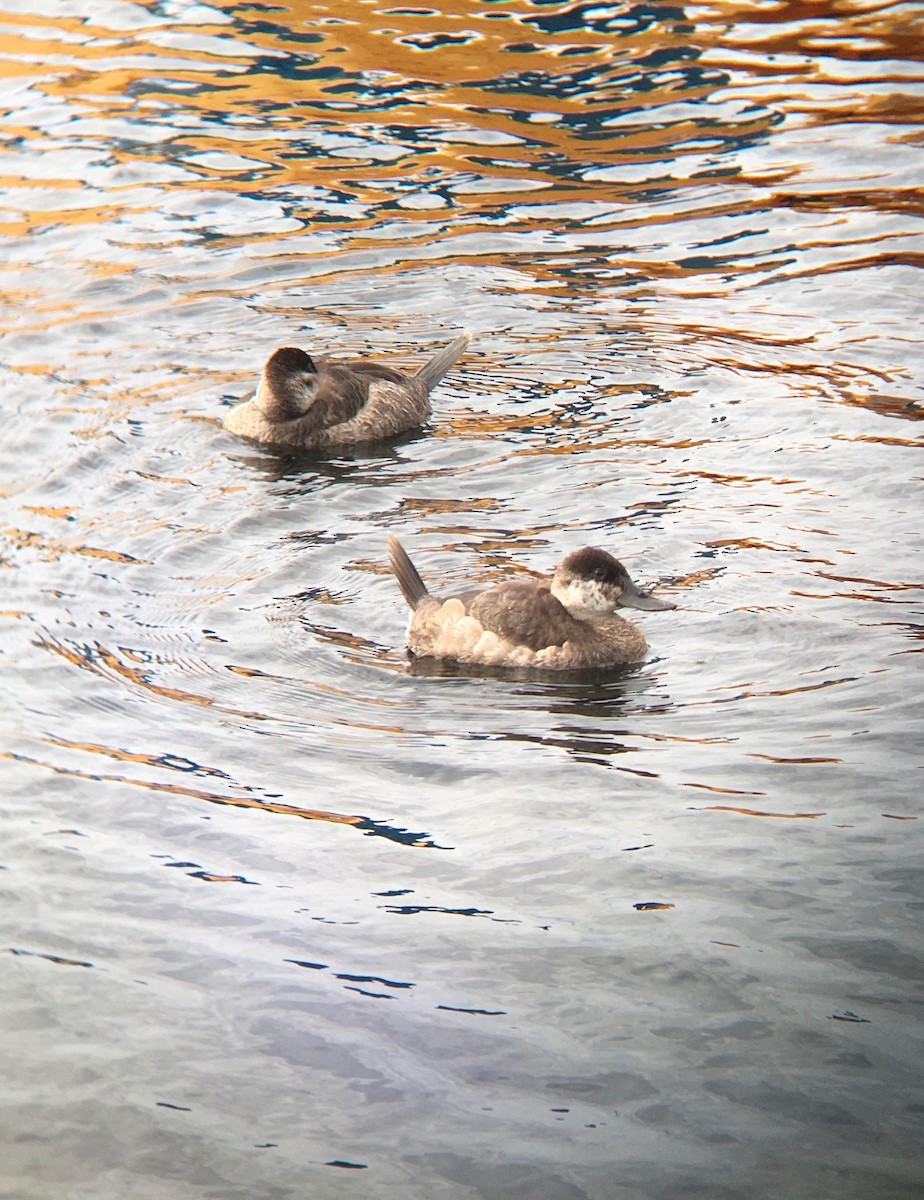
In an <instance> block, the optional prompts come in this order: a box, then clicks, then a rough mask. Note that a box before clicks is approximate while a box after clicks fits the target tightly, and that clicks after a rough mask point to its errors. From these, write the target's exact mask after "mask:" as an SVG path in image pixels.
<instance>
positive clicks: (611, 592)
mask: <svg viewBox="0 0 924 1200" xmlns="http://www.w3.org/2000/svg"><path fill="white" fill-rule="evenodd" d="M551 590H552V595H553V596H554V597H555V598H556V599H557V600H558V601H559V602H560V603H561V604H563V605H564V606H565V608H567V609H568V611H569V612H570V613H571V614H572V615H573V616H576V617H582V616H583V617H602V616H608V615H611V614H612V613H613V612H614V611H615V610H616V609H617V608H641V609H645V610H647V611H649V612H658V611H660V610H662V609H668V608H676V607H677V605H676V604H672V603H671V601H670V600H659V599H658V598H657V597H656V596H652V594H651V593H650V592H646V591H644V590H643V589H642V588H640V587H638V586H637V585H636V584H635V583H633V582H632V579H631V577H630V575H629V572H628V571H627V570H626V568H625V567H624V566H623V565H622V563H621V562H620V561H619V559H617V558H613V556H612V554H607V552H606V551H605V550H598V549H597V548H596V547H595V546H587V547H586V548H585V549H583V550H575V551H573V553H571V554H568V555H567V556H566V557H565V558H563V559H562V560H561V562H560V563H559V564H558V567H557V568H556V571H555V574H554V576H553V577H552V585H551Z"/></svg>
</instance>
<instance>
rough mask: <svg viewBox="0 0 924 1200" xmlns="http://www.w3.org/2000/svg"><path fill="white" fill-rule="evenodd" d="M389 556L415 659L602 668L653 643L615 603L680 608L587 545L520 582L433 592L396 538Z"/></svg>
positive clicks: (553, 668) (638, 653) (556, 668)
mask: <svg viewBox="0 0 924 1200" xmlns="http://www.w3.org/2000/svg"><path fill="white" fill-rule="evenodd" d="M388 560H389V564H390V566H391V569H392V571H393V572H394V574H395V577H396V579H397V581H398V587H399V588H400V589H401V594H402V595H403V596H404V598H405V600H406V601H407V602H408V604H409V605H410V608H411V620H410V624H409V625H408V631H407V648H408V652H409V653H410V654H411V655H412V656H413V657H421V658H423V657H427V658H447V659H451V660H453V661H455V662H459V663H472V664H475V663H477V664H480V665H482V666H492V667H538V668H542V669H544V670H549V671H584V670H602V669H605V668H608V667H616V666H620V665H622V664H623V663H627V662H633V661H634V660H635V659H638V658H641V657H642V655H643V654H644V653H645V651H646V650H647V649H648V643H647V642H646V641H645V637H644V635H643V633H642V631H641V629H640V628H639V627H638V625H636V624H635V623H634V622H632V621H627V620H625V618H623V617H620V616H618V615H617V614H616V611H615V610H616V609H617V608H639V609H646V610H648V611H650V612H656V611H659V610H661V609H668V608H676V607H677V606H676V604H672V603H671V602H670V601H669V600H659V599H657V598H656V597H655V596H652V595H651V594H650V592H646V591H643V590H642V589H641V588H639V587H637V586H636V584H634V583H633V582H632V580H631V579H630V577H629V573H628V571H627V570H626V568H625V567H624V566H623V565H622V563H621V562H619V561H618V559H615V558H613V556H612V555H611V554H607V552H606V551H605V550H598V549H596V547H593V546H588V547H586V548H585V549H583V550H575V551H573V552H572V553H571V554H568V555H566V556H565V558H563V559H562V561H561V562H560V563H559V564H558V567H557V568H556V570H555V574H554V575H553V576H552V577H551V579H549V578H548V577H545V578H540V579H516V580H510V581H508V582H506V583H498V584H495V585H494V587H490V588H488V589H487V590H485V591H480V592H479V591H470V592H463V593H461V594H460V595H458V596H452V597H449V598H446V599H442V598H440V597H437V596H431V595H430V593H429V592H428V591H427V587H426V584H425V583H424V582H423V580H422V579H421V578H420V575H419V574H418V573H417V569H416V567H415V566H414V564H413V563H412V562H411V560H410V559H409V558H408V556H407V554H406V552H405V550H404V547H403V546H402V545H401V543H400V542H399V541H398V539H397V538H395V537H392V536H389V538H388Z"/></svg>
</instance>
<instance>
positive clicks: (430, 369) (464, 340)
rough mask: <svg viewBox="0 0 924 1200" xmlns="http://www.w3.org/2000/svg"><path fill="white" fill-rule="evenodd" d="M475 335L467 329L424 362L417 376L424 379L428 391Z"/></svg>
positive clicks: (431, 389)
mask: <svg viewBox="0 0 924 1200" xmlns="http://www.w3.org/2000/svg"><path fill="white" fill-rule="evenodd" d="M474 337H475V335H474V334H473V333H472V332H471V330H469V329H466V330H465V332H464V333H460V334H459V336H458V337H457V338H456V340H455V341H454V342H450V343H449V345H448V346H444V347H443V349H442V350H440V351H438V352H437V353H436V354H434V355H433V357H432V358H431V359H430V361H429V362H427V363H424V365H423V366H422V367H421V368H420V370H419V371H418V372H417V378H418V379H422V380H423V381H424V383H425V384H426V385H427V391H428V392H432V391H433V389H434V388H435V387H436V385H437V384H438V383H439V381H440V380H441V379H442V378H443V376H444V375H445V374H446V372H447V371H448V370H449V368H450V367H451V366H452V365H453V363H454V362H455V361H456V359H457V358H458V357H459V355H460V354H462V352H463V351H464V350H465V349H466V347H467V346H468V345H469V343H470V342H471V341H472V340H473V339H474Z"/></svg>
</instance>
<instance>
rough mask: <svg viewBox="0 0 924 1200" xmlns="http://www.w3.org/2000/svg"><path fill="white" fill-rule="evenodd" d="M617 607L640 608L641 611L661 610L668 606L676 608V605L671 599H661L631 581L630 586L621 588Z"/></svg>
mask: <svg viewBox="0 0 924 1200" xmlns="http://www.w3.org/2000/svg"><path fill="white" fill-rule="evenodd" d="M619 607H620V608H640V609H641V610H642V611H643V612H663V611H665V610H666V609H668V608H676V607H677V605H676V604H674V603H673V601H671V600H661V599H660V598H659V597H658V596H652V594H651V592H646V591H645V590H644V589H643V588H640V587H636V586H635V584H634V583H633V584H632V586H631V587H627V588H625V589H624V590H623V593H622V595H621V596H620V597H619Z"/></svg>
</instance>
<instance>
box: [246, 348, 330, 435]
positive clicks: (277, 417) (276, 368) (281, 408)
mask: <svg viewBox="0 0 924 1200" xmlns="http://www.w3.org/2000/svg"><path fill="white" fill-rule="evenodd" d="M317 389H318V369H317V367H316V366H315V364H314V360H313V359H312V358H311V355H309V354H306V353H305V351H304V350H299V349H298V347H297V346H283V347H282V348H281V349H279V350H276V351H275V352H274V353H273V354H271V355H270V357H269V358H268V359H267V361H266V366H265V367H264V368H263V374H262V376H261V377H260V385H259V387H258V388H257V393H256V395H255V396H254V403H255V404H256V406H257V408H259V409H260V411H261V412H262V413H263V415H264V416H265V417H266V419H267V421H272V422H274V423H276V422H280V421H294V420H295V418H296V417H302V416H304V415H305V413H306V412H307V411H308V409H309V408H311V406H312V404H313V403H314V399H315V394H316V392H317Z"/></svg>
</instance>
